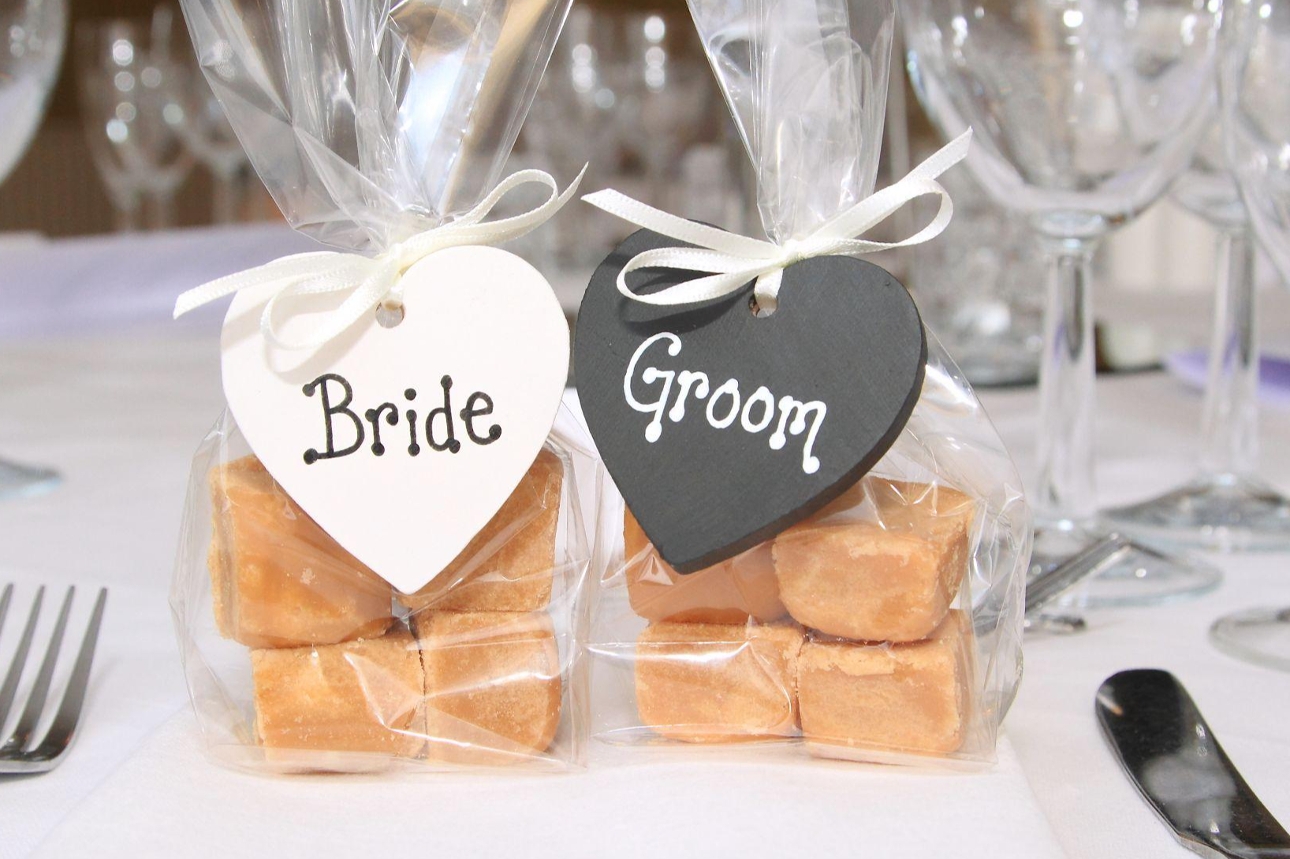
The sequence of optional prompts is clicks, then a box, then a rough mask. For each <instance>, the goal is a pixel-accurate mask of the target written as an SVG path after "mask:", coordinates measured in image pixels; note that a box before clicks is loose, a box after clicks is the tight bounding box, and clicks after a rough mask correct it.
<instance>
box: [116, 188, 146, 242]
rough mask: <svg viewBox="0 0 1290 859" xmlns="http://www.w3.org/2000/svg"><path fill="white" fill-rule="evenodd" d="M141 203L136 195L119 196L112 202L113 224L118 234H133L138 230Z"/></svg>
mask: <svg viewBox="0 0 1290 859" xmlns="http://www.w3.org/2000/svg"><path fill="white" fill-rule="evenodd" d="M141 202H142V201H141V200H140V198H139V195H138V194H129V195H125V194H121V195H118V196H116V197H115V198H114V199H113V200H112V203H113V206H112V211H113V216H114V217H113V222H114V226H115V228H116V231H117V232H118V233H133V232H135V231H137V230H138V229H139V209H140V204H141Z"/></svg>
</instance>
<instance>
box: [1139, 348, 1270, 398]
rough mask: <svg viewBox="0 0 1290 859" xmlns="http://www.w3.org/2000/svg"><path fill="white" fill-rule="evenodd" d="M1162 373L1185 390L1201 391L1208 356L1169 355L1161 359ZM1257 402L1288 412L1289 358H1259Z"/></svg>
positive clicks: (1194, 351)
mask: <svg viewBox="0 0 1290 859" xmlns="http://www.w3.org/2000/svg"><path fill="white" fill-rule="evenodd" d="M1165 369H1166V370H1168V371H1169V372H1170V373H1171V374H1172V375H1173V376H1175V377H1177V378H1178V379H1181V380H1182V382H1183V384H1185V385H1187V386H1188V387H1189V388H1195V389H1196V390H1199V391H1203V390H1204V389H1205V381H1206V378H1207V376H1208V374H1209V353H1208V352H1206V351H1205V350H1204V349H1188V350H1186V351H1182V352H1172V353H1170V354H1168V355H1166V356H1165ZM1259 402H1260V403H1262V404H1263V405H1268V406H1275V407H1277V408H1282V409H1290V358H1281V357H1277V356H1274V355H1262V356H1260V358H1259Z"/></svg>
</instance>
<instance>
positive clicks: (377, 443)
mask: <svg viewBox="0 0 1290 859" xmlns="http://www.w3.org/2000/svg"><path fill="white" fill-rule="evenodd" d="M382 412H385V413H386V414H385V422H386V423H387V424H389V425H390V426H394V425H395V424H397V423H398V422H399V407H398V406H396V405H394V403H381V404H380V405H379V406H377V407H376V408H374V409H368V410H367V411H365V412H363V417H365V418H367V422H368V423H370V424H371V425H372V453H374V454H376V455H377V456H380V455H381V454H383V453H385V445H383V444H381V413H382Z"/></svg>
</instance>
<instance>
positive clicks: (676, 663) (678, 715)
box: [636, 623, 803, 743]
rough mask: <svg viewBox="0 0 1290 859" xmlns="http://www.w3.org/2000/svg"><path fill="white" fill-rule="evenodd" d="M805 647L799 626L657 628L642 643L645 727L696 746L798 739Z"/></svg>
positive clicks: (640, 690)
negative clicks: (800, 669) (801, 653)
mask: <svg viewBox="0 0 1290 859" xmlns="http://www.w3.org/2000/svg"><path fill="white" fill-rule="evenodd" d="M802 641H803V631H802V629H801V628H800V627H798V626H796V625H795V624H786V623H781V624H767V625H755V624H713V623H653V624H650V625H649V626H648V627H647V628H646V629H645V631H644V632H642V633H641V634H640V637H639V638H638V639H637V641H636V708H637V710H638V712H639V713H640V717H641V722H642V723H643V724H645V725H648V726H649V727H650V728H652V729H653V730H654V731H655V732H657V733H658V734H660V735H662V736H664V737H668V738H670V739H675V740H682V741H685V742H691V743H729V742H738V741H743V740H758V739H767V738H774V737H789V736H794V735H796V734H797V684H796V675H797V659H798V652H799V651H800V649H801V647H802Z"/></svg>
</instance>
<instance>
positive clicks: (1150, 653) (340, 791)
mask: <svg viewBox="0 0 1290 859" xmlns="http://www.w3.org/2000/svg"><path fill="white" fill-rule="evenodd" d="M283 235H285V234H282V233H278V234H276V237H273V236H270V239H272V240H269V241H267V242H266V239H265V234H263V233H261V234H256V233H254V231H247V232H245V233H239V232H237V231H234V232H232V233H228V232H225V233H214V232H212V233H192V234H187V235H180V236H168V237H162V238H161V239H157V240H156V241H161V242H164V243H176V242H177V243H179V246H182V247H183V248H184V250H183V252H182V253H180V254H179V256H180V257H182V256H184V255H185V254H187V255H189V256H191V263H192V265H193V266H194V268H195V270H198V271H200V274H198V275H197V277H201V276H208V275H213V274H218V273H220V271H219V269H220V267H221V266H223V267H224V268H225V269H226V270H231V269H232V268H235V267H237V266H238V265H244V264H247V263H249V262H253V261H257V255H258V257H259V258H268V256H271V255H273V254H274V253H279V252H282V250H280V249H279V247H280V245H281V242H282V241H283V238H282V236H283ZM257 236H258V237H257ZM286 241H290V239H289V237H288V238H287V239H286ZM170 246H172V247H173V246H174V245H170ZM149 248H150V245H149V242H148V241H146V240H133V241H132V242H131V243H113V242H111V241H109V240H96V242H71V243H55V244H51V245H48V246H45V247H44V249H43V251H38V250H33V249H32V248H31V247H30V246H28V247H26V248H18V247H15V248H14V249H12V250H6V249H4V248H2V247H0V306H5V307H18V306H19V305H17V304H15V303H14V301H15V300H17V299H18V298H19V297H20V296H26V300H28V301H29V304H27V305H24V307H25V309H24V310H23V311H22V313H14V314H10V312H9V311H8V310H6V311H5V315H4V316H3V317H0V318H2V319H3V320H4V322H0V332H3V336H7V337H11V338H12V337H15V336H16V335H23V336H21V337H20V338H18V339H10V340H9V342H7V343H4V344H2V345H0V455H5V456H9V457H11V458H17V459H22V460H26V461H31V462H39V463H43V464H49V465H53V466H55V467H56V468H58V469H59V470H60V471H62V473H63V474H64V476H65V483H64V484H63V485H62V486H60V487H59V488H58V489H57V490H55V491H54V492H52V493H50V494H48V495H45V496H40V497H36V498H31V499H25V500H10V501H5V502H0V547H2V548H0V552H2V553H3V554H0V583H2V582H4V581H14V582H17V583H18V585H19V589H18V594H17V596H18V599H17V600H16V601H15V609H21V608H22V607H23V605H24V604H25V603H26V601H27V599H28V598H29V596H30V594H31V593H32V590H33V589H34V587H35V586H36V584H37V583H47V584H49V585H52V586H59V587H61V586H62V585H64V584H66V583H76V584H80V585H86V586H89V585H96V584H105V585H107V586H109V587H110V588H111V590H112V595H111V598H110V601H109V606H108V615H107V622H106V625H105V628H104V633H103V638H102V643H101V649H100V655H99V658H98V661H97V663H96V670H95V678H94V682H93V685H92V687H91V696H90V699H89V704H88V708H87V713H86V718H85V724H84V727H83V732H82V735H81V737H80V739H79V741H78V744H77V746H76V747H75V749H74V752H73V753H72V755H71V756H70V758H69V759H68V761H67V762H66V763H65V764H64V765H63V766H62V767H61V768H60V769H58V770H56V771H55V772H54V773H52V774H50V775H47V776H42V777H39V778H24V779H10V780H6V781H0V859H9V857H17V856H26V855H29V854H31V853H33V852H37V851H38V848H39V852H42V853H43V854H44V855H51V856H68V855H95V856H106V855H132V856H133V855H157V854H162V853H169V854H180V855H254V854H269V853H272V854H275V855H305V854H308V855H310V856H327V855H345V856H349V855H353V854H355V853H357V852H360V851H361V852H362V853H365V854H374V853H377V852H380V851H383V850H387V849H395V850H405V849H408V848H409V847H412V848H413V849H416V850H420V851H422V852H427V853H434V854H435V855H453V854H465V855H501V854H503V853H505V854H508V855H509V854H517V855H522V856H530V855H533V856H537V855H553V856H554V855H562V856H597V857H601V856H609V855H619V854H621V855H625V856H634V855H650V856H657V855H678V856H695V857H709V856H717V855H745V854H746V855H766V856H772V855H783V854H785V853H788V852H792V853H807V854H817V855H875V856H888V855H908V856H932V855H947V854H950V853H952V854H953V855H964V856H992V857H995V856H997V857H1008V856H1018V857H1042V856H1055V855H1061V853H1062V852H1063V851H1064V852H1065V853H1066V854H1068V855H1071V856H1076V857H1084V856H1087V857H1101V856H1111V855H1114V856H1135V857H1137V856H1175V855H1176V856H1186V855H1190V854H1188V853H1187V852H1186V851H1184V850H1183V849H1182V848H1181V847H1178V846H1177V845H1175V844H1174V843H1173V841H1172V840H1171V838H1170V837H1169V835H1168V834H1167V833H1166V831H1165V830H1164V829H1163V828H1162V827H1161V826H1160V825H1159V823H1158V822H1157V821H1156V820H1155V818H1154V817H1153V816H1152V814H1151V813H1150V812H1149V811H1148V809H1147V808H1146V806H1145V805H1144V804H1143V803H1142V802H1141V800H1140V799H1139V798H1138V797H1137V796H1136V794H1135V793H1134V792H1133V789H1132V788H1131V787H1130V786H1129V783H1128V782H1127V781H1126V780H1125V779H1124V778H1123V777H1122V776H1121V775H1120V772H1119V769H1118V767H1117V766H1116V764H1115V762H1114V760H1113V759H1112V757H1111V755H1110V753H1109V752H1108V751H1107V750H1106V748H1105V747H1104V745H1103V743H1102V740H1101V738H1100V736H1099V734H1098V731H1097V728H1096V725H1095V722H1094V719H1093V716H1092V702H1093V693H1094V691H1095V690H1096V688H1097V686H1098V684H1099V683H1100V682H1101V681H1102V679H1103V678H1105V677H1106V676H1107V675H1109V674H1111V673H1113V672H1114V671H1117V670H1119V669H1122V668H1127V667H1136V666H1160V667H1164V668H1168V669H1171V670H1173V671H1174V672H1176V673H1177V674H1178V675H1179V676H1180V677H1181V678H1182V680H1183V681H1184V683H1185V684H1186V685H1187V686H1188V687H1189V688H1190V690H1191V692H1192V694H1193V695H1194V697H1195V698H1196V699H1197V701H1198V702H1199V704H1200V705H1201V707H1202V708H1203V709H1204V711H1205V713H1206V715H1207V716H1208V718H1209V720H1210V723H1211V725H1212V726H1213V728H1214V729H1215V731H1216V733H1217V734H1218V736H1219V737H1220V738H1221V740H1222V741H1223V743H1224V745H1225V746H1226V748H1227V750H1228V752H1229V754H1230V755H1231V756H1232V758H1233V759H1234V760H1235V761H1236V762H1237V764H1238V765H1239V766H1240V767H1241V768H1242V770H1243V772H1244V774H1245V776H1246V778H1247V780H1248V781H1249V782H1250V783H1251V785H1252V786H1253V787H1254V788H1255V790H1256V791H1258V792H1259V793H1260V794H1261V796H1262V797H1263V799H1264V801H1265V802H1266V803H1267V804H1268V806H1269V807H1270V808H1271V809H1272V810H1273V811H1274V812H1275V813H1278V814H1279V815H1280V816H1281V817H1282V819H1283V820H1290V779H1286V778H1285V772H1286V771H1287V767H1288V765H1290V729H1288V728H1287V722H1286V719H1285V716H1284V714H1285V713H1286V712H1290V677H1287V676H1286V675H1282V674H1277V673H1274V672H1271V671H1268V670H1264V669H1258V668H1255V667H1252V666H1247V665H1245V664H1243V663H1240V662H1237V661H1234V660H1232V659H1230V658H1228V657H1226V656H1224V655H1222V654H1220V653H1218V652H1217V651H1215V650H1214V649H1213V648H1212V647H1211V646H1210V645H1209V643H1208V641H1207V639H1206V630H1207V627H1208V625H1209V623H1210V622H1211V621H1212V620H1213V619H1214V618H1215V617H1217V616H1218V615H1220V614H1222V613H1223V612H1226V611H1229V610H1232V609H1236V608H1241V607H1245V606H1248V605H1254V604H1258V603H1262V602H1270V601H1273V600H1275V601H1278V602H1286V603H1290V556H1287V555H1262V556H1232V557H1223V558H1219V559H1217V560H1218V562H1219V563H1220V564H1221V565H1222V567H1223V569H1224V570H1225V572H1226V573H1227V581H1226V583H1225V584H1224V586H1223V588H1222V589H1220V590H1219V591H1218V592H1217V593H1215V594H1212V595H1210V596H1208V597H1206V598H1204V599H1203V600H1198V601H1195V602H1191V603H1185V604H1180V605H1176V606H1171V607H1166V608H1156V609H1142V610H1136V611H1122V612H1105V613H1101V614H1097V615H1094V616H1093V617H1091V618H1090V620H1091V624H1092V629H1091V630H1090V631H1089V632H1088V633H1087V634H1085V635H1082V636H1077V637H1069V638H1056V637H1051V638H1033V639H1030V640H1028V641H1027V652H1026V660H1027V668H1026V679H1025V682H1024V683H1023V686H1022V690H1021V694H1020V696H1019V698H1018V700H1017V703H1016V705H1015V707H1014V709H1013V712H1012V714H1011V715H1010V717H1009V720H1008V726H1007V727H1008V730H1007V739H1006V740H1005V743H1004V744H1003V745H1002V747H1001V750H1000V762H999V764H998V766H997V767H996V768H995V770H994V771H992V772H990V773H987V774H978V775H963V774H953V775H947V774H933V775H928V774H923V773H912V772H906V771H900V770H895V769H890V768H882V767H862V766H842V765H837V764H827V763H819V762H804V761H796V762H789V761H784V760H778V759H775V760H773V761H770V760H765V761H759V760H757V759H752V760H750V759H749V758H748V757H747V756H745V755H744V754H742V753H739V752H735V753H731V755H722V754H717V755H707V754H702V755H695V756H693V757H688V756H687V757H684V758H683V759H681V760H677V759H676V758H675V757H674V756H662V757H654V756H653V755H652V753H651V752H649V751H634V752H631V753H623V752H618V751H611V750H606V749H603V748H602V749H599V750H598V751H597V752H596V753H595V757H594V758H593V767H592V769H590V770H588V771H587V772H584V773H578V774H573V775H569V776H534V777H517V776H514V775H501V776H488V777H485V776H476V775H470V776H429V777H420V778H414V779H404V780H400V781H398V782H385V781H379V780H375V779H321V778H303V779H281V778H266V777H254V776H245V775H240V774H236V773H232V772H227V771H223V770H219V769H216V768H215V767H213V766H212V765H211V764H209V763H207V762H206V761H205V759H203V758H202V757H201V756H200V754H199V752H198V750H197V748H196V737H195V730H194V725H193V721H192V718H191V716H190V714H189V713H188V711H187V702H186V695H185V692H184V687H183V680H182V677H181V675H180V673H179V667H178V659H177V656H176V650H175V646H174V641H173V633H172V630H171V622H170V615H169V610H168V607H167V604H166V592H167V587H168V583H169V578H170V572H171V565H172V561H173V558H172V556H173V552H174V546H175V538H176V534H177V529H178V524H179V516H180V510H181V504H182V499H183V493H184V488H185V482H186V479H187V468H188V460H189V457H190V455H191V453H192V451H193V449H194V448H195V446H196V444H197V442H198V441H199V439H200V438H201V437H202V435H203V434H204V433H205V431H206V430H207V429H208V427H209V425H210V424H211V423H212V422H213V420H214V418H215V416H216V414H217V412H218V410H219V407H220V393H219V378H218V367H217V360H216V353H215V340H214V337H215V325H216V322H217V319H218V314H207V315H206V316H205V317H204V319H199V320H197V321H195V322H193V323H189V324H188V325H187V326H186V327H179V328H176V327H174V326H171V325H167V324H164V323H163V322H162V321H161V320H162V319H164V316H165V314H164V313H159V312H158V311H157V307H160V306H161V305H159V304H158V303H157V301H156V300H155V295H154V294H160V293H161V290H159V289H157V288H156V287H155V286H153V285H150V284H151V282H149V281H147V280H146V278H148V277H149V272H150V270H155V266H151V265H150V264H148V263H146V260H147V259H148V258H149V257H148V251H149ZM212 249H217V250H220V253H219V254H217V261H216V262H215V263H211V262H210V259H211V250H212ZM124 251H128V253H123V252H124ZM42 255H43V256H44V260H43V261H42V259H41V256H42ZM69 259H73V260H75V262H76V264H75V265H74V266H68V265H63V266H62V267H61V268H60V266H59V263H60V262H63V263H66V261H67V260H69ZM202 260H205V261H206V262H204V263H203V262H202ZM11 262H12V263H13V264H12V265H11V264H10V263H11ZM174 264H175V269H174V270H173V271H171V273H170V274H169V275H167V276H168V277H172V278H173V281H172V282H173V283H174V284H175V285H174V287H173V290H172V291H177V290H178V289H179V288H180V287H182V286H183V285H186V284H184V283H182V281H183V279H184V276H183V275H182V273H181V272H180V271H179V268H180V266H179V262H178V260H177V259H176V261H175V263H174ZM123 267H124V268H126V269H128V270H130V271H135V272H137V273H138V277H140V278H141V279H143V280H141V282H140V286H139V291H140V293H141V294H145V293H146V294H150V295H154V298H153V299H152V300H151V303H150V304H148V307H149V308H150V309H149V310H148V312H147V313H136V314H133V315H130V314H125V313H121V314H120V316H119V317H112V318H101V314H99V313H96V312H90V311H88V310H86V309H85V308H84V307H81V306H80V304H79V303H78V302H83V301H88V300H92V299H93V300H100V301H101V302H102V305H103V307H104V308H105V309H109V308H110V307H111V306H114V305H112V303H111V302H109V301H107V300H106V298H107V296H106V294H102V295H100V294H99V285H100V284H108V283H109V282H114V283H116V286H115V287H114V289H116V290H121V291H123V294H126V295H128V293H129V289H128V285H122V281H121V279H120V272H121V271H122V270H123ZM168 271H169V270H168ZM71 272H75V275H74V279H69V277H72V275H71V274H70V273H71ZM42 278H43V279H42ZM195 279H196V278H194V280H195ZM36 289H43V290H48V291H49V295H50V296H58V297H62V298H63V299H64V300H66V301H68V302H70V306H68V305H65V306H64V308H63V310H64V311H68V310H69V309H70V315H68V316H60V315H59V313H58V312H57V307H56V303H55V302H48V303H49V304H50V305H55V306H54V307H53V308H52V309H51V307H45V306H44V305H42V303H41V302H38V301H36V300H35V299H34V298H31V297H30V295H28V293H29V292H30V291H31V290H36ZM103 289H104V290H106V289H107V286H104V287H103ZM140 303H141V305H142V304H144V303H146V302H143V300H142V299H140ZM154 305H156V306H154ZM163 309H164V308H163ZM60 319H61V320H63V321H67V320H69V319H70V320H72V321H74V323H75V324H71V325H67V326H64V327H59V325H58V322H59V320H60ZM50 332H53V333H52V334H51V333H50ZM1098 392H1099V398H1100V402H1099V406H1100V410H1099V418H1098V448H1099V455H1100V458H1099V466H1098V476H1099V479H1100V481H1101V485H1102V498H1103V499H1104V501H1105V502H1107V503H1117V502H1122V501H1128V500H1131V499H1134V498H1138V497H1140V496H1142V495H1145V494H1148V493H1150V492H1153V491H1155V490H1158V489H1163V488H1165V487H1166V486H1168V485H1169V484H1171V483H1173V482H1176V481H1179V480H1181V479H1183V478H1184V477H1186V476H1187V474H1188V470H1189V469H1190V468H1191V467H1192V463H1193V461H1194V455H1193V454H1194V450H1195V444H1196V439H1195V436H1196V427H1197V424H1198V409H1199V400H1198V398H1197V397H1195V396H1194V395H1193V394H1190V393H1188V392H1186V391H1185V390H1184V389H1183V388H1182V387H1181V386H1180V385H1178V384H1177V383H1175V382H1173V381H1172V380H1170V379H1168V378H1167V377H1164V376H1162V375H1158V374H1152V375H1144V376H1136V377H1124V378H1113V379H1103V380H1102V381H1100V382H1099V386H1098ZM983 399H984V401H985V403H986V405H987V407H988V408H989V410H990V412H991V414H992V415H993V416H994V417H995V420H996V422H997V423H998V425H999V428H1000V431H1001V432H1002V433H1003V435H1004V438H1005V439H1006V440H1007V441H1008V442H1009V443H1010V444H1011V445H1013V448H1014V451H1015V454H1016V456H1017V458H1018V461H1019V464H1020V465H1021V467H1022V468H1023V470H1026V469H1028V468H1029V466H1030V464H1031V462H1032V461H1033V451H1034V443H1033V434H1034V426H1035V415H1034V412H1035V407H1036V400H1035V395H1034V392H1033V391H1030V390H1016V391H1007V392H989V393H987V394H985V395H984V397H983ZM1264 437H1265V440H1266V445H1265V446H1266V447H1267V451H1266V452H1265V456H1264V460H1263V465H1264V471H1265V474H1266V475H1267V476H1268V477H1269V478H1270V479H1272V480H1275V481H1277V482H1279V483H1280V484H1281V485H1283V486H1290V448H1287V446H1286V445H1285V440H1286V439H1287V438H1290V415H1287V414H1284V413H1281V414H1267V415H1265V416H1264ZM87 596H88V594H84V595H83V596H82V600H81V603H80V606H79V611H78V612H77V613H76V615H75V616H74V620H73V624H74V625H73V628H76V625H77V624H79V623H80V622H82V621H83V618H84V613H85V611H86V610H87V603H88V602H89V600H88V599H87V598H85V597H87ZM12 617H13V616H12V615H11V618H12ZM11 624H16V620H12V619H11ZM14 637H15V636H14V635H13V627H12V626H11V627H10V630H9V632H8V633H6V634H5V635H4V636H3V640H0V665H4V664H6V660H7V656H8V653H9V651H10V650H11V648H12V639H13V638H14ZM898 847H899V848H900V849H898Z"/></svg>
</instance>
